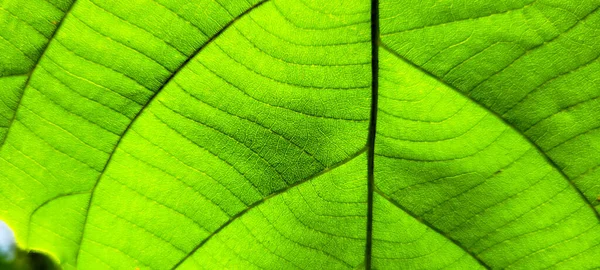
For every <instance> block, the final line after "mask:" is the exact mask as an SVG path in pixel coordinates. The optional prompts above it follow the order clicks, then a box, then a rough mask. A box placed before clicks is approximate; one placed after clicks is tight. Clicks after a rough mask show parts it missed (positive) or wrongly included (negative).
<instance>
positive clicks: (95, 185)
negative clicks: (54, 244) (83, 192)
mask: <svg viewBox="0 0 600 270" xmlns="http://www.w3.org/2000/svg"><path fill="white" fill-rule="evenodd" d="M268 1H269V0H263V1H260V2H258V3H256V4H254V5H253V6H252V7H250V8H248V9H247V10H246V11H244V12H243V13H241V14H240V15H238V16H237V17H235V18H234V19H233V20H231V21H229V23H227V24H226V25H225V26H224V27H223V28H221V30H219V31H218V32H217V33H216V34H214V35H213V36H212V37H211V38H210V39H209V40H208V41H206V43H204V44H203V45H202V46H200V47H199V48H198V49H196V51H194V52H193V53H192V54H191V55H190V56H189V57H188V58H187V59H186V60H185V61H184V62H183V63H181V64H180V65H179V67H177V69H175V71H173V73H172V74H171V76H169V77H168V78H167V79H166V80H165V82H164V83H163V84H162V85H161V87H160V88H159V89H158V90H157V91H156V92H155V93H154V94H153V95H152V97H150V99H149V100H148V101H147V102H146V104H144V106H143V107H142V108H141V109H140V110H139V112H138V113H137V114H136V115H135V117H133V119H132V120H131V121H130V122H129V124H128V125H127V127H126V128H125V130H124V131H123V133H122V134H121V136H120V137H119V139H118V140H117V142H116V143H115V146H114V147H113V149H112V151H111V153H110V156H109V157H108V160H107V161H106V163H105V164H104V168H102V172H101V173H100V175H99V176H98V178H97V179H96V182H95V183H94V186H93V187H92V189H91V195H90V199H89V200H88V204H87V206H86V213H85V215H84V216H85V218H84V220H83V231H82V232H81V237H80V238H79V243H78V244H79V251H78V252H77V255H76V256H75V264H77V263H78V259H79V254H80V253H81V243H82V242H83V238H84V235H85V228H86V227H87V219H88V216H89V212H90V207H91V204H92V200H93V199H94V194H95V191H96V187H98V183H100V180H101V179H102V176H103V175H104V173H105V172H106V168H107V167H108V165H109V164H110V162H111V160H112V158H113V156H114V154H115V152H116V150H117V148H118V147H119V145H120V144H121V141H122V140H123V138H124V137H125V135H126V134H127V132H128V131H129V130H130V129H131V127H132V126H133V124H134V123H135V121H136V120H137V119H138V118H139V116H140V115H141V114H142V112H144V110H145V109H146V108H147V107H148V106H149V105H150V104H151V103H152V101H153V100H154V98H155V97H156V96H157V95H158V94H159V93H160V92H161V91H162V90H163V89H164V88H165V86H167V85H168V84H169V82H171V80H173V78H174V77H175V76H176V75H177V74H178V73H179V71H181V70H182V69H183V68H184V67H185V66H186V65H187V64H188V63H189V62H190V61H191V60H192V59H194V57H195V56H196V55H198V54H199V53H200V52H201V51H202V50H203V49H204V48H206V46H208V45H209V44H211V43H212V42H213V41H214V40H215V39H216V38H217V37H219V36H220V35H221V34H222V33H223V32H225V30H227V29H228V28H229V27H230V26H231V25H232V24H233V23H235V22H236V21H238V20H239V19H240V18H242V17H243V16H244V15H246V14H248V13H249V12H250V11H252V10H254V9H256V8H258V7H259V6H261V5H262V4H264V3H266V2H268Z"/></svg>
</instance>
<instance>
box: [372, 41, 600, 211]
mask: <svg viewBox="0 0 600 270" xmlns="http://www.w3.org/2000/svg"><path fill="white" fill-rule="evenodd" d="M380 46H381V47H382V48H383V49H384V50H386V51H388V52H389V53H390V54H392V55H394V56H396V57H398V58H399V59H400V60H402V61H404V62H406V63H408V64H409V65H411V66H412V67H413V68H416V69H418V70H420V71H421V72H423V73H424V74H426V75H428V76H429V77H431V78H433V79H435V80H436V81H438V82H439V83H441V84H443V85H445V86H446V87H448V88H450V89H452V90H454V92H456V93H458V94H459V95H461V96H463V97H465V98H467V99H469V100H470V101H471V102H473V103H474V104H476V105H477V106H479V107H480V108H482V109H483V110H485V111H486V112H488V113H489V114H491V115H493V116H495V117H496V118H497V119H498V120H500V121H502V123H503V124H504V125H506V126H508V127H509V128H510V129H512V130H513V131H514V132H516V133H517V134H519V135H520V136H521V137H523V138H524V139H525V140H526V141H527V142H528V143H529V144H530V145H531V146H532V147H534V148H535V149H536V151H537V152H538V153H539V154H540V156H542V158H543V159H544V160H545V161H546V162H547V163H548V164H549V165H550V166H552V167H553V168H554V169H555V170H556V171H557V172H558V173H559V174H560V175H561V176H562V177H563V178H564V179H565V180H566V181H567V182H568V183H569V185H571V187H572V188H573V189H574V190H575V192H577V194H579V196H580V197H581V199H583V201H584V202H585V203H586V204H587V205H588V206H589V207H590V208H591V210H592V212H593V213H594V215H595V216H596V218H597V219H598V221H600V213H599V212H598V211H596V209H595V208H594V206H593V205H592V203H591V202H590V201H589V200H588V199H587V197H586V196H585V194H583V192H582V191H581V190H580V189H579V188H577V186H575V184H574V183H573V181H571V178H569V177H568V176H567V175H566V174H565V173H564V172H563V170H562V169H561V168H560V167H559V166H558V165H557V164H556V163H555V162H554V160H552V159H551V158H550V157H549V156H548V155H547V154H546V152H544V150H542V148H541V147H540V146H539V145H538V144H537V143H535V142H534V141H533V140H531V138H529V137H528V136H527V135H525V134H524V133H523V132H522V131H521V130H519V129H518V128H517V127H515V126H514V125H513V124H511V123H510V122H508V121H507V120H506V119H504V118H503V117H502V115H500V114H498V113H496V112H495V111H493V110H491V109H490V108H488V107H486V106H485V105H483V104H482V103H480V102H478V101H477V100H475V99H473V98H472V97H470V96H468V95H466V94H465V93H464V92H462V91H460V90H458V89H457V88H456V87H454V86H452V85H451V84H449V83H447V82H445V81H444V80H443V79H441V78H439V77H437V76H435V75H433V74H432V73H431V72H429V71H427V70H425V69H424V68H422V67H420V66H418V65H417V64H415V63H413V62H412V61H410V60H408V59H406V58H405V57H403V56H402V55H400V54H398V53H397V52H395V51H394V50H392V49H391V48H389V47H387V46H386V45H385V44H383V43H381V44H380Z"/></svg>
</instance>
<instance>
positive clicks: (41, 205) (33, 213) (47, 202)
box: [27, 190, 90, 245]
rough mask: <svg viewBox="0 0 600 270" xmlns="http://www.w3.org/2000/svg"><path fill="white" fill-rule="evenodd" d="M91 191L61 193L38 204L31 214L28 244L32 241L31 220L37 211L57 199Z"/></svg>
mask: <svg viewBox="0 0 600 270" xmlns="http://www.w3.org/2000/svg"><path fill="white" fill-rule="evenodd" d="M89 193H90V191H89V190H86V191H77V192H69V193H64V194H59V195H56V196H54V197H52V198H50V199H47V200H46V201H44V202H43V203H42V204H40V205H38V206H37V207H36V208H35V209H33V211H32V212H31V214H30V215H29V222H28V223H29V226H28V227H27V245H29V243H30V241H31V222H32V220H33V216H34V215H35V214H36V213H37V211H38V210H40V209H41V208H42V207H44V206H46V205H48V204H49V203H51V202H53V201H55V200H57V199H60V198H64V197H69V196H75V195H83V194H89Z"/></svg>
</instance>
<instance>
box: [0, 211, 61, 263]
mask: <svg viewBox="0 0 600 270" xmlns="http://www.w3.org/2000/svg"><path fill="white" fill-rule="evenodd" d="M46 269H48V270H54V269H60V268H58V267H57V266H56V265H55V264H54V262H53V261H52V260H51V259H50V258H49V257H48V256H46V255H44V254H42V253H38V252H27V251H24V250H20V249H18V248H17V244H16V242H15V236H14V234H13V232H12V230H11V229H10V227H8V225H6V223H4V222H3V221H2V220H0V270H46Z"/></svg>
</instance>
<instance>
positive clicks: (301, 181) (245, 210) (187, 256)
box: [171, 146, 369, 269]
mask: <svg viewBox="0 0 600 270" xmlns="http://www.w3.org/2000/svg"><path fill="white" fill-rule="evenodd" d="M368 149H369V147H368V146H365V147H363V149H361V150H360V151H358V152H356V153H354V154H352V155H351V156H349V157H347V158H346V159H344V160H342V161H340V162H338V163H336V164H334V165H333V166H331V167H328V168H325V169H324V170H322V171H320V172H318V173H316V174H313V175H311V176H309V177H307V178H305V179H303V180H300V181H298V182H296V183H293V184H291V185H289V186H287V187H285V188H282V189H280V190H278V191H275V192H273V193H272V194H271V195H269V196H267V197H264V198H263V199H262V200H260V201H257V202H255V203H253V204H251V205H249V206H248V207H247V208H246V209H244V210H243V211H241V212H239V213H237V214H235V215H234V216H232V217H231V218H230V219H229V220H228V221H227V222H225V223H223V225H221V226H220V227H219V228H217V229H216V230H215V231H214V232H213V233H211V234H210V235H209V236H207V237H206V238H205V239H204V240H202V242H200V243H199V244H198V245H197V246H196V247H195V248H194V249H192V250H191V251H190V252H189V253H188V254H186V255H185V256H184V257H183V258H181V260H179V262H177V264H175V265H174V266H173V267H172V268H171V269H176V268H177V267H179V266H180V265H181V264H182V263H183V262H185V261H186V260H187V259H188V258H189V257H191V256H192V255H194V253H195V252H196V251H197V250H199V249H200V248H201V247H202V246H204V244H206V243H207V242H208V241H209V240H210V239H212V238H213V237H214V236H215V235H217V234H218V233H219V232H221V231H222V230H223V229H225V228H226V227H227V226H229V224H231V223H232V222H234V221H236V220H238V219H239V218H240V217H242V216H244V215H245V214H246V213H248V211H250V210H252V209H254V208H256V207H257V206H259V205H261V204H263V203H265V202H266V201H268V200H269V199H271V198H273V197H276V196H277V195H280V194H282V193H285V192H286V191H288V190H290V189H292V188H294V187H296V186H299V185H301V184H303V183H306V182H309V181H310V180H312V179H315V178H317V177H319V176H321V175H323V174H326V173H328V172H330V171H331V170H334V169H336V168H339V167H340V166H342V165H344V164H346V163H348V162H350V161H352V160H353V159H355V158H356V157H358V156H360V155H362V154H363V153H364V152H366V151H367V150H368Z"/></svg>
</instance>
